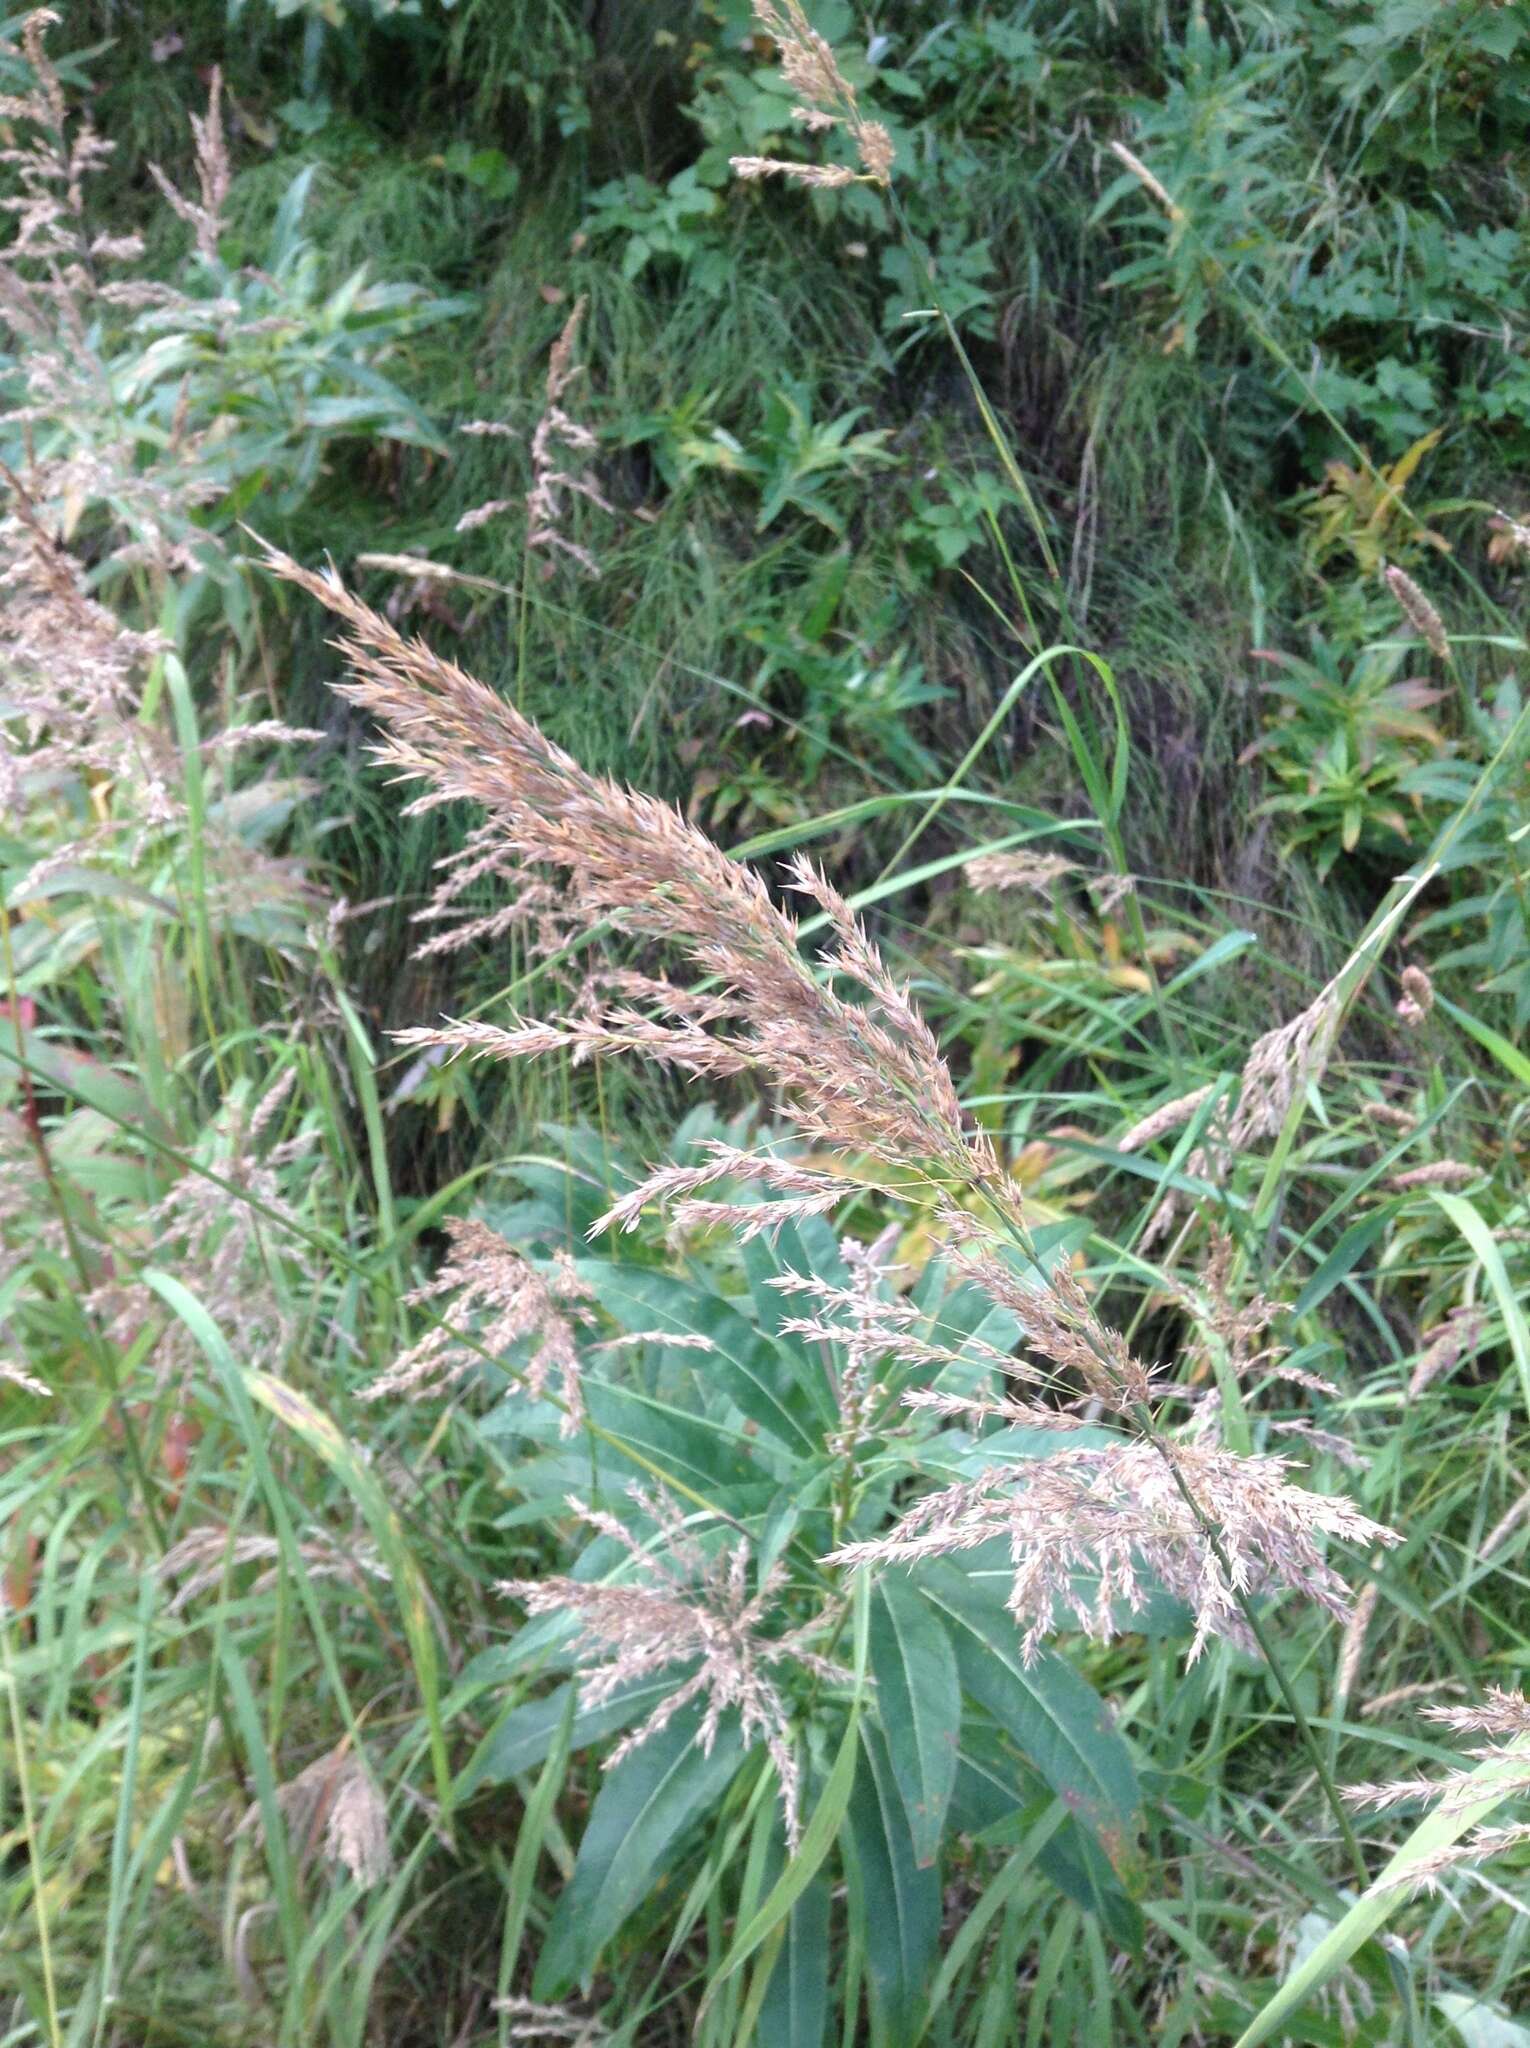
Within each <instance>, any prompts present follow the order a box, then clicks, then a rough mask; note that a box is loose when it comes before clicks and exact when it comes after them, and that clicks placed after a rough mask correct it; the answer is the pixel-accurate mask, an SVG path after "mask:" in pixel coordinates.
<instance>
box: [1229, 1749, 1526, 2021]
mask: <svg viewBox="0 0 1530 2048" xmlns="http://www.w3.org/2000/svg"><path fill="white" fill-rule="evenodd" d="M1527 1755H1530V1735H1521V1736H1519V1737H1518V1738H1517V1739H1516V1740H1515V1741H1513V1742H1511V1743H1510V1744H1509V1745H1508V1747H1507V1748H1506V1749H1505V1751H1504V1753H1503V1754H1502V1755H1501V1756H1496V1757H1490V1758H1489V1759H1488V1761H1487V1762H1486V1763H1482V1764H1479V1765H1478V1766H1477V1768H1476V1770H1475V1771H1473V1772H1472V1774H1471V1778H1470V1781H1469V1782H1470V1783H1472V1784H1474V1785H1481V1787H1482V1797H1481V1798H1480V1799H1476V1800H1473V1801H1472V1803H1471V1804H1470V1805H1468V1806H1460V1805H1453V1806H1452V1808H1451V1810H1450V1812H1448V1813H1432V1814H1430V1815H1429V1816H1428V1817H1427V1818H1426V1819H1424V1820H1422V1821H1420V1822H1419V1824H1418V1826H1417V1827H1416V1828H1415V1829H1414V1830H1413V1832H1412V1834H1411V1835H1409V1837H1408V1839H1407V1841H1406V1842H1404V1843H1403V1845H1402V1847H1401V1848H1400V1849H1399V1850H1398V1851H1397V1853H1396V1855H1395V1856H1393V1857H1392V1859H1391V1861H1390V1862H1389V1863H1388V1864H1387V1866H1386V1868H1385V1869H1384V1870H1383V1871H1382V1873H1381V1875H1380V1876H1379V1877H1378V1878H1377V1879H1376V1881H1375V1883H1374V1884H1373V1885H1372V1886H1371V1888H1370V1890H1369V1891H1368V1892H1366V1893H1365V1894H1364V1895H1363V1896H1362V1897H1361V1898H1358V1899H1356V1901H1355V1903H1354V1904H1353V1905H1352V1906H1351V1907H1350V1909H1349V1911H1348V1912H1347V1913H1346V1914H1345V1915H1344V1916H1343V1918H1342V1919H1341V1920H1339V1921H1338V1922H1337V1923H1336V1924H1335V1925H1334V1926H1333V1927H1332V1928H1331V1929H1330V1930H1329V1932H1328V1933H1327V1934H1325V1935H1324V1937H1323V1939H1322V1940H1321V1941H1320V1942H1319V1943H1318V1945H1317V1947H1316V1948H1315V1949H1314V1950H1313V1951H1312V1953H1311V1955H1309V1956H1308V1957H1307V1959H1306V1961H1305V1962H1304V1963H1303V1964H1302V1965H1301V1967H1300V1968H1299V1969H1297V1970H1293V1971H1292V1973H1291V1975H1290V1976H1289V1977H1288V1978H1287V1979H1286V1981H1285V1983H1284V1984H1282V1985H1281V1987H1280V1989H1279V1990H1278V1991H1277V1992H1276V1993H1275V1995H1274V1996H1273V1997H1272V1998H1270V1999H1267V2000H1266V2002H1265V2004H1264V2005H1263V2006H1262V2007H1261V2008H1260V2010H1259V2011H1258V2012H1257V2013H1256V2014H1255V2016H1254V2018H1253V2020H1252V2021H1251V2023H1250V2024H1249V2025H1248V2026H1247V2027H1246V2028H1245V2029H1244V2031H1243V2032H1242V2034H1241V2035H1240V2036H1239V2037H1238V2040H1237V2043H1236V2044H1235V2048H1258V2044H1259V2043H1260V2042H1261V2041H1268V2040H1269V2038H1270V2036H1271V2035H1272V2034H1273V2033H1274V2032H1275V2030H1276V2029H1277V2028H1278V2027H1279V2026H1281V2025H1282V2024H1283V2023H1284V2022H1285V2021H1286V2020H1287V2019H1289V2018H1290V2016H1291V2014H1292V2013H1294V2012H1296V2011H1297V2010H1298V2009H1299V2008H1300V2007H1301V2006H1302V2005H1304V2004H1305V2003H1306V2001H1307V2000H1308V1999H1309V1998H1311V1997H1312V1995H1313V1994H1314V1992H1316V1991H1318V1990H1320V1989H1321V1988H1322V1986H1323V1985H1324V1984H1326V1983H1327V1982H1328V1980H1329V1978H1330V1977H1331V1976H1332V1975H1333V1974H1334V1972H1335V1971H1336V1970H1339V1969H1342V1968H1343V1966H1344V1964H1345V1963H1347V1962H1348V1961H1349V1959H1350V1957H1351V1956H1352V1955H1353V1954H1354V1953H1355V1951H1356V1950H1357V1949H1358V1948H1359V1947H1360V1946H1361V1945H1362V1943H1364V1942H1367V1941H1369V1940H1370V1938H1371V1936H1372V1935H1373V1934H1376V1933H1378V1932H1379V1931H1380V1929H1381V1928H1382V1927H1383V1926H1385V1924H1386V1922H1387V1921H1388V1920H1389V1919H1390V1918H1391V1917H1392V1915H1393V1913H1395V1912H1396V1911H1397V1909H1398V1907H1399V1906H1401V1905H1402V1904H1403V1902H1404V1901H1405V1900H1406V1898H1407V1896H1408V1880H1409V1878H1410V1876H1411V1874H1412V1873H1413V1872H1415V1871H1416V1870H1418V1869H1419V1867H1420V1866H1421V1865H1422V1864H1424V1863H1426V1862H1427V1861H1428V1859H1429V1858H1430V1857H1431V1856H1433V1855H1435V1854H1436V1852H1437V1851H1439V1850H1441V1849H1448V1848H1449V1847H1450V1846H1451V1844H1452V1843H1453V1842H1458V1841H1460V1839H1461V1837H1462V1836H1463V1835H1464V1834H1466V1833H1468V1831H1469V1830H1470V1829H1472V1828H1473V1827H1475V1826H1476V1825H1477V1824H1478V1823H1479V1822H1480V1821H1484V1820H1486V1819H1487V1817H1488V1815H1489V1814H1490V1813H1492V1812H1493V1810H1494V1808H1495V1807H1497V1806H1499V1805H1501V1804H1502V1802H1503V1801H1504V1800H1505V1799H1506V1798H1508V1796H1509V1794H1510V1793H1511V1792H1512V1790H1513V1788H1514V1784H1515V1783H1517V1782H1518V1780H1519V1779H1520V1778H1521V1777H1522V1776H1523V1773H1524V1765H1523V1761H1522V1759H1523V1758H1524V1757H1525V1756H1527ZM1517 1760H1518V1770H1517V1771H1516V1769H1515V1763H1516V1761H1517Z"/></svg>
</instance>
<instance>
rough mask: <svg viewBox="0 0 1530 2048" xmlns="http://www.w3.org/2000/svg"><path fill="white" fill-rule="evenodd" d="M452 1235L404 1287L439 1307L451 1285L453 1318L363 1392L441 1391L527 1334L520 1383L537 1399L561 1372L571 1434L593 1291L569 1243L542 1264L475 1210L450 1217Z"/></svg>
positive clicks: (410, 1300) (578, 1411) (415, 1299)
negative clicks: (433, 1263)
mask: <svg viewBox="0 0 1530 2048" xmlns="http://www.w3.org/2000/svg"><path fill="white" fill-rule="evenodd" d="M446 1235H447V1239H448V1242H449V1245H450V1249H449V1251H448V1253H447V1256H446V1258H445V1259H444V1260H443V1262H442V1264H441V1266H440V1268H439V1269H438V1271H437V1272H436V1274H435V1277H434V1278H433V1279H431V1280H428V1281H427V1282H426V1283H425V1284H424V1285H423V1286H421V1287H417V1288H416V1289H415V1290H414V1292H413V1293H412V1294H410V1295H408V1296H407V1297H406V1299H405V1305H406V1307H411V1308H430V1309H432V1310H434V1309H435V1308H436V1305H437V1304H438V1303H439V1302H440V1301H441V1299H442V1297H443V1296H446V1295H452V1296H454V1297H455V1299H454V1301H453V1303H452V1310H451V1313H452V1318H453V1321H452V1323H451V1324H450V1325H449V1324H447V1323H445V1322H444V1321H443V1322H437V1323H435V1324H434V1325H433V1326H432V1327H431V1328H430V1329H428V1330H427V1331H426V1332H425V1335H424V1336H423V1337H421V1338H420V1340H419V1342H418V1343H417V1344H412V1345H411V1346H410V1347H409V1349H408V1350H407V1351H405V1352H403V1353H402V1354H401V1355H400V1356H399V1357H398V1358H396V1359H395V1360H394V1361H393V1363H392V1365H390V1366H389V1368H388V1370H387V1371H386V1372H385V1373H383V1374H381V1375H380V1376H379V1377H378V1378H377V1379H375V1380H373V1381H372V1382H371V1384H370V1385H369V1386H367V1387H366V1388H364V1389H363V1392H362V1399H363V1400H367V1401H381V1400H386V1399H391V1398H392V1397H394V1396H395V1395H401V1396H403V1398H404V1399H405V1400H410V1401H418V1400H420V1399H422V1398H423V1397H424V1396H425V1395H427V1394H438V1393H441V1392H443V1391H444V1390H445V1389H446V1388H447V1387H450V1386H452V1385H454V1384H455V1383H456V1381H458V1380H459V1379H461V1378H462V1376H463V1374H464V1373H467V1372H470V1371H472V1369H473V1368H474V1367H475V1366H476V1365H478V1364H480V1363H481V1362H482V1359H483V1356H484V1353H485V1352H487V1353H488V1354H489V1355H490V1356H491V1357H496V1358H497V1357H498V1356H499V1354H500V1353H502V1352H505V1351H508V1350H509V1349H510V1348H511V1347H512V1345H515V1344H518V1343H520V1342H521V1341H522V1340H523V1339H526V1338H530V1339H531V1340H532V1351H531V1357H530V1361H529V1363H528V1364H527V1365H526V1366H525V1367H524V1368H522V1373H521V1378H522V1385H523V1386H524V1389H525V1391H526V1393H527V1394H529V1395H530V1396H531V1398H532V1399H533V1400H540V1399H541V1398H543V1397H544V1396H545V1394H546V1392H547V1382H548V1379H549V1376H550V1375H551V1374H553V1373H556V1374H557V1377H558V1385H559V1392H560V1396H561V1403H562V1409H563V1416H562V1421H561V1423H560V1425H559V1427H560V1429H561V1431H562V1434H563V1435H564V1436H572V1435H573V1434H574V1433H575V1431H576V1430H577V1429H578V1427H579V1423H580V1420H581V1418H582V1416H583V1414H584V1398H583V1394H582V1391H581V1386H580V1373H579V1350H578V1340H577V1336H576V1333H575V1327H574V1326H575V1324H576V1323H579V1322H587V1321H588V1320H589V1314H588V1311H587V1310H585V1309H584V1308H583V1306H582V1304H583V1303H584V1302H586V1301H587V1300H588V1299H589V1298H590V1289H589V1287H588V1286H587V1285H586V1284H585V1282H584V1281H583V1280H581V1279H580V1277H579V1275H578V1273H577V1272H576V1271H575V1269H574V1264H573V1261H572V1260H571V1259H570V1258H569V1256H568V1254H567V1253H566V1252H558V1253H555V1254H554V1256H553V1259H552V1262H551V1264H550V1266H549V1267H548V1268H547V1270H546V1271H540V1270H539V1269H538V1268H537V1267H535V1266H534V1265H532V1263H531V1261H530V1260H529V1259H527V1258H525V1257H523V1256H522V1254H521V1253H520V1252H518V1251H516V1250H515V1248H514V1247H513V1246H512V1245H509V1244H507V1243H506V1242H505V1240H504V1238H502V1237H501V1236H500V1234H499V1232H498V1231H497V1230H491V1229H490V1227H489V1226H488V1224H486V1223H480V1222H478V1221H476V1220H475V1219H474V1218H472V1217H466V1216H454V1217H451V1218H450V1219H449V1220H448V1222H447V1224H446ZM470 1323H471V1324H472V1325H474V1326H475V1329H476V1342H475V1343H474V1344H471V1345H469V1344H467V1343H465V1342H464V1340H463V1328H464V1326H465V1325H467V1324H470Z"/></svg>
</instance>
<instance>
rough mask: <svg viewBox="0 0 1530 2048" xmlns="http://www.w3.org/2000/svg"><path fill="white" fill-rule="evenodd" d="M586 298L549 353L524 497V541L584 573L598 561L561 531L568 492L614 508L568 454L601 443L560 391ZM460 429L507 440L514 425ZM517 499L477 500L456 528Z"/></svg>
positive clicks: (464, 529) (466, 528) (569, 378)
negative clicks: (562, 557) (528, 486)
mask: <svg viewBox="0 0 1530 2048" xmlns="http://www.w3.org/2000/svg"><path fill="white" fill-rule="evenodd" d="M587 303H588V302H587V301H586V300H585V299H582V298H581V299H578V300H576V301H575V304H574V310H573V311H572V312H571V313H570V314H569V316H568V318H567V320H566V321H565V322H564V323H563V331H562V332H561V333H560V334H559V336H558V339H557V340H556V341H555V342H554V343H553V345H552V349H551V352H550V353H549V355H548V358H547V403H546V405H545V407H544V409H543V412H542V417H541V418H540V419H539V420H538V421H537V424H536V427H535V428H534V430H533V432H532V436H531V474H532V483H531V489H530V490H529V491H528V492H527V493H526V500H525V509H526V545H527V547H528V548H533V549H538V550H541V551H542V552H544V553H557V554H561V555H565V556H566V557H567V558H568V559H569V560H570V561H571V562H575V563H577V564H578V566H579V567H580V568H581V569H583V571H584V572H585V574H586V575H587V576H599V574H600V564H599V563H598V562H597V561H596V559H595V557H594V555H593V554H591V552H590V550H589V549H588V548H587V547H583V546H581V544H580V543H579V542H578V541H574V540H570V538H569V537H568V535H567V533H566V532H565V531H564V520H565V515H566V513H567V509H568V508H567V505H566V504H565V502H564V501H565V498H566V497H576V498H586V499H588V501H589V502H590V503H591V504H592V505H595V506H597V507H598V508H599V509H600V510H601V511H602V512H609V513H610V514H611V515H612V517H613V518H614V517H615V513H616V508H615V506H614V505H612V504H611V503H610V502H609V501H608V500H607V498H606V496H605V494H604V493H603V492H602V491H601V489H600V487H599V485H598V484H596V483H595V481H594V479H593V478H591V477H589V476H586V475H585V474H584V473H583V471H582V470H580V469H579V468H577V467H571V466H570V464H569V462H568V459H567V458H568V457H570V456H572V457H575V458H580V457H583V456H586V455H590V454H593V453H594V451H595V449H596V448H597V447H598V446H599V443H598V442H597V440H596V438H595V435H594V433H593V432H592V430H591V429H590V428H589V427H587V426H584V425H582V424H581V422H580V421H578V420H576V419H574V418H573V417H572V415H571V414H570V413H569V412H568V411H567V410H566V409H565V407H564V404H563V398H564V394H565V393H566V392H567V390H568V387H569V386H570V384H572V383H573V381H574V379H575V378H576V377H577V376H578V375H579V374H580V371H579V366H578V365H577V364H576V363H575V362H574V339H575V337H576V335H577V334H578V332H579V324H580V322H581V321H582V320H583V318H584V310H585V306H586V304H587ZM461 431H462V432H463V433H464V434H471V435H478V436H490V437H497V438H500V439H511V438H513V435H514V430H513V429H512V428H510V427H507V426H504V425H502V424H501V423H500V422H498V421H496V420H471V421H469V423H468V424H467V425H466V426H465V427H463V428H462V429H461ZM560 449H561V450H563V451H564V453H563V455H562V456H560V455H559V453H558V451H559V450H560ZM516 503H517V501H516V500H515V499H513V498H491V499H490V500H489V501H488V503H487V504H483V505H475V506H474V507H473V509H472V511H471V512H464V513H463V515H462V517H461V518H460V519H459V520H458V521H457V531H458V532H459V533H468V532H471V531H472V529H473V528H474V527H477V526H486V525H487V524H488V523H489V521H490V520H492V519H497V518H498V517H499V516H500V514H501V513H504V512H509V511H513V510H514V509H515V506H516ZM548 567H549V568H550V567H551V564H550V563H549V564H548Z"/></svg>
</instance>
